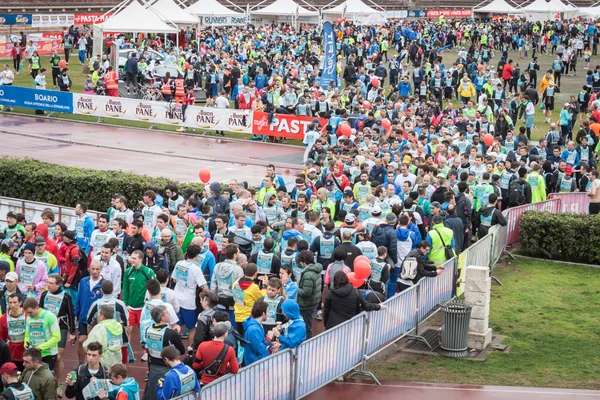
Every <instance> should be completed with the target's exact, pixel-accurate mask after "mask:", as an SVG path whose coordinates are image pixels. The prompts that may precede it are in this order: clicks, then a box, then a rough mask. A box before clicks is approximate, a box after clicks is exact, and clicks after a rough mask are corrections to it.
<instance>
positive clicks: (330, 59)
mask: <svg viewBox="0 0 600 400" xmlns="http://www.w3.org/2000/svg"><path fill="white" fill-rule="evenodd" d="M335 36H336V35H335V33H334V32H333V26H332V25H331V22H325V23H324V24H323V49H324V50H323V52H324V58H325V60H324V63H323V71H322V72H321V87H324V88H326V87H329V82H331V81H333V82H334V83H335V84H336V85H337V64H336V62H337V50H336V47H335Z"/></svg>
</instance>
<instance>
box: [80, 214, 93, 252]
mask: <svg viewBox="0 0 600 400" xmlns="http://www.w3.org/2000/svg"><path fill="white" fill-rule="evenodd" d="M92 232H94V220H93V219H92V217H90V216H89V215H86V216H85V220H84V221H83V237H77V244H78V245H79V247H81V248H82V249H84V250H85V254H89V253H90V239H91V238H92Z"/></svg>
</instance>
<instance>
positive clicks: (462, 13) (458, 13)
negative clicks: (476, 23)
mask: <svg viewBox="0 0 600 400" xmlns="http://www.w3.org/2000/svg"><path fill="white" fill-rule="evenodd" d="M442 15H443V16H444V17H471V16H473V10H471V9H464V10H427V17H429V18H438V17H440V16H442Z"/></svg>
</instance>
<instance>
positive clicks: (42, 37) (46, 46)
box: [0, 33, 62, 57]
mask: <svg viewBox="0 0 600 400" xmlns="http://www.w3.org/2000/svg"><path fill="white" fill-rule="evenodd" d="M8 39H9V42H7V43H2V42H0V57H11V51H12V49H13V47H14V42H15V41H17V42H20V41H21V39H20V37H17V36H12V37H10V38H8ZM27 41H28V42H29V41H31V42H33V45H34V46H35V47H36V49H37V51H38V53H40V55H42V56H44V55H51V54H52V52H53V51H54V50H57V51H58V50H60V47H61V43H62V34H58V36H57V37H53V36H48V37H46V34H40V33H32V34H28V35H27Z"/></svg>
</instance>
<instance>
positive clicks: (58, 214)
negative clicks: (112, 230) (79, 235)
mask: <svg viewBox="0 0 600 400" xmlns="http://www.w3.org/2000/svg"><path fill="white" fill-rule="evenodd" d="M45 209H50V210H52V212H53V213H54V216H55V220H54V222H62V223H64V224H65V225H67V228H69V229H73V228H74V227H75V219H76V218H77V217H76V215H75V209H74V208H72V207H64V206H57V205H55V204H48V203H40V202H37V201H28V200H22V199H15V198H12V197H2V196H0V226H1V227H4V226H6V214H7V213H8V212H9V211H12V212H14V213H23V214H24V215H25V220H26V221H27V222H35V223H36V224H41V223H42V213H43V212H44V210H45ZM87 214H88V215H89V216H90V217H92V219H93V220H94V223H95V222H96V219H97V218H98V215H100V214H102V213H101V212H98V211H92V210H88V212H87Z"/></svg>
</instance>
